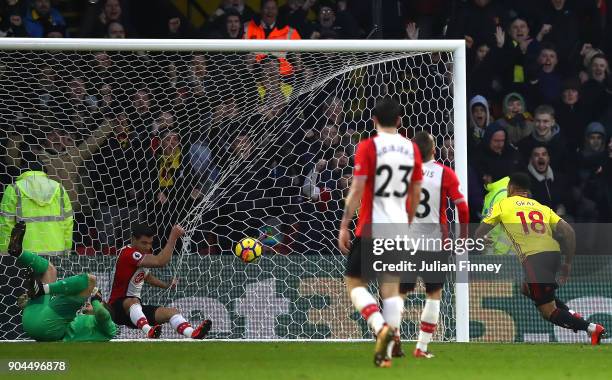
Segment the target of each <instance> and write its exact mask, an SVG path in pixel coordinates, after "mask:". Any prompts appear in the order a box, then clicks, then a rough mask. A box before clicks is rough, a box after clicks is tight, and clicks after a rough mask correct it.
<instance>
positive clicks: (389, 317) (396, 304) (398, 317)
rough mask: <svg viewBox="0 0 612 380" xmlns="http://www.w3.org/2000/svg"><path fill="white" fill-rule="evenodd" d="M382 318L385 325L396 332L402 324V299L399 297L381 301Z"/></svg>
mask: <svg viewBox="0 0 612 380" xmlns="http://www.w3.org/2000/svg"><path fill="white" fill-rule="evenodd" d="M382 306H383V308H382V316H383V318H384V319H385V322H387V324H388V325H389V326H390V327H392V328H394V329H396V330H398V331H399V328H400V325H401V324H402V312H403V311H404V299H403V298H402V297H400V296H395V297H391V298H385V299H384V300H383V301H382Z"/></svg>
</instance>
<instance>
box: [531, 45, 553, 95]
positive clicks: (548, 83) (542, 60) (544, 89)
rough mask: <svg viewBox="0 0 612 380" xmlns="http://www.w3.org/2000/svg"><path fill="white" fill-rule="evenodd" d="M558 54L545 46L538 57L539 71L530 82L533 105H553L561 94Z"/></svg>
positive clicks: (550, 47)
mask: <svg viewBox="0 0 612 380" xmlns="http://www.w3.org/2000/svg"><path fill="white" fill-rule="evenodd" d="M557 64H558V58H557V52H556V51H555V49H554V48H552V46H545V47H543V48H542V50H540V55H539V56H538V67H539V68H538V69H537V70H536V73H535V75H534V77H533V78H530V81H529V92H530V96H529V100H530V101H531V102H532V103H533V104H553V103H555V102H557V101H558V100H559V95H560V94H561V76H560V75H559V73H558V70H557Z"/></svg>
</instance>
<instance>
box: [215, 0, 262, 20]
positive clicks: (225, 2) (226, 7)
mask: <svg viewBox="0 0 612 380" xmlns="http://www.w3.org/2000/svg"><path fill="white" fill-rule="evenodd" d="M228 12H238V14H239V15H240V21H241V22H242V23H245V22H248V21H249V20H251V19H252V18H253V17H255V11H253V9H252V8H251V7H249V6H248V5H247V4H245V2H244V0H222V1H221V5H220V6H219V8H217V10H215V12H214V13H213V14H212V15H211V16H210V19H209V22H211V23H212V24H213V25H214V24H215V23H216V22H218V21H219V20H221V19H222V18H223V16H225V15H226V14H227V13H228ZM217 26H218V25H215V27H217Z"/></svg>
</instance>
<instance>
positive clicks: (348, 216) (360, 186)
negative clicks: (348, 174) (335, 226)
mask: <svg viewBox="0 0 612 380" xmlns="http://www.w3.org/2000/svg"><path fill="white" fill-rule="evenodd" d="M366 180H367V177H366V176H355V177H353V182H352V183H351V188H350V190H349V193H348V195H347V197H346V199H345V201H344V215H343V216H342V222H340V232H339V234H338V248H340V251H342V253H344V254H347V253H348V252H349V250H350V248H351V234H350V232H349V229H348V227H349V223H350V222H351V220H352V219H353V215H355V211H357V207H359V204H360V203H361V197H362V196H363V192H364V190H365V184H366Z"/></svg>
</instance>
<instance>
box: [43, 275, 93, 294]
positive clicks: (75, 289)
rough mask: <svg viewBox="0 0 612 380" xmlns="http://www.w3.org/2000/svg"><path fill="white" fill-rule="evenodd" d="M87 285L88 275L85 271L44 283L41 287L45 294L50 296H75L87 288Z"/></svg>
mask: <svg viewBox="0 0 612 380" xmlns="http://www.w3.org/2000/svg"><path fill="white" fill-rule="evenodd" d="M88 286H89V277H88V276H87V274H86V273H81V274H77V275H76V276H72V277H68V278H65V279H63V280H60V281H56V282H52V283H50V284H44V285H43V289H44V290H45V294H50V295H52V296H59V295H64V296H75V295H77V294H79V293H81V292H82V291H83V290H85V289H87V287H88Z"/></svg>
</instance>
